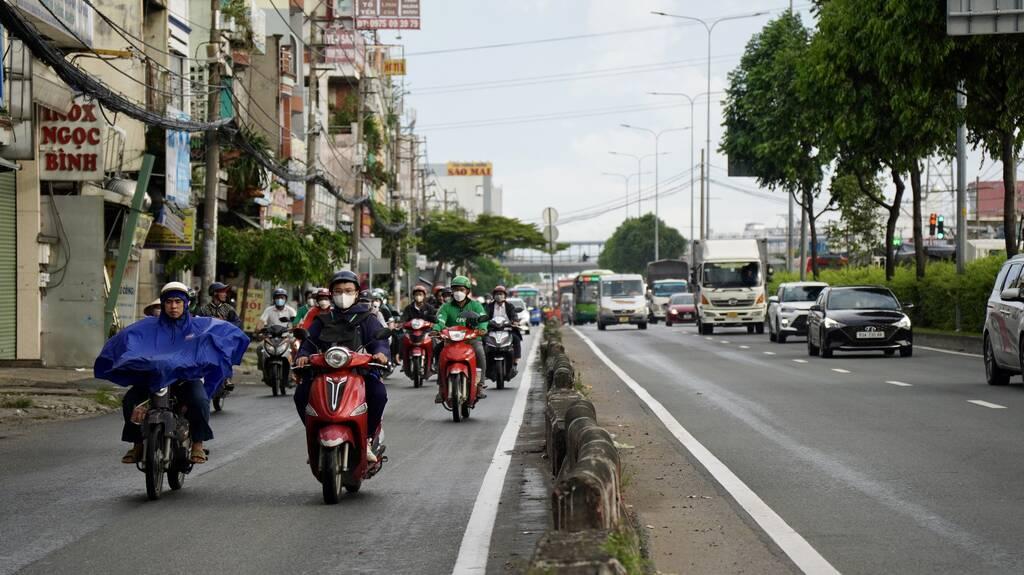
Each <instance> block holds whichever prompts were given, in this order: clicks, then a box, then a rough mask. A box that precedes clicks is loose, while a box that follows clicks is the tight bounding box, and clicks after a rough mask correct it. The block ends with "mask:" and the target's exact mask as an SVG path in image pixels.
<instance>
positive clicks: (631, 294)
mask: <svg viewBox="0 0 1024 575" xmlns="http://www.w3.org/2000/svg"><path fill="white" fill-rule="evenodd" d="M600 286H601V287H600V289H599V291H598V297H599V300H598V301H599V303H598V308H597V329H598V330H600V331H604V329H605V328H606V327H608V326H610V325H635V326H637V327H638V328H639V329H647V297H646V296H645V295H644V276H642V275H640V274H611V275H604V276H601V283H600Z"/></svg>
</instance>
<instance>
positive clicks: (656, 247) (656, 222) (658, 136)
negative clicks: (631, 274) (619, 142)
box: [620, 124, 690, 261]
mask: <svg viewBox="0 0 1024 575" xmlns="http://www.w3.org/2000/svg"><path fill="white" fill-rule="evenodd" d="M620 125H621V126H622V127H623V128H628V129H630V130H639V131H641V132H647V133H649V134H651V135H652V136H654V261H658V260H659V259H660V256H661V251H660V247H661V238H660V232H659V231H658V228H660V227H661V226H660V225H659V220H658V217H659V215H658V192H659V190H660V186H661V176H660V174H659V173H658V166H659V165H660V164H661V161H660V160H661V158H660V157H659V156H661V152H660V151H659V149H658V148H659V143H660V142H661V137H662V136H664V135H665V134H667V133H669V132H682V131H683V130H689V129H690V127H689V126H685V127H683V128H666V129H664V130H662V131H660V132H655V131H654V130H651V129H650V128H638V127H636V126H631V125H629V124H620Z"/></svg>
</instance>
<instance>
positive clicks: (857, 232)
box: [827, 175, 884, 265]
mask: <svg viewBox="0 0 1024 575" xmlns="http://www.w3.org/2000/svg"><path fill="white" fill-rule="evenodd" d="M872 185H873V186H874V192H875V193H877V194H881V187H880V186H879V185H878V182H877V181H875V182H872ZM829 195H830V196H831V197H832V199H833V200H834V201H835V202H836V204H837V206H838V207H839V213H840V215H841V218H840V220H839V221H837V222H831V223H830V224H829V226H828V228H827V230H828V247H829V250H831V251H835V252H846V254H847V257H849V258H850V263H851V264H854V265H868V264H870V263H871V256H873V255H874V254H875V253H877V252H879V251H882V241H881V237H882V229H883V227H882V226H883V225H884V224H883V223H882V218H881V214H880V213H879V209H878V205H877V204H876V203H875V202H874V201H873V200H872V199H871V198H869V197H868V196H867V195H866V194H864V193H862V192H861V189H860V184H859V183H858V182H857V178H856V176H851V175H841V176H838V177H836V178H834V179H833V180H832V183H831V185H830V187H829Z"/></svg>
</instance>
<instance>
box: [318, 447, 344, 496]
mask: <svg viewBox="0 0 1024 575" xmlns="http://www.w3.org/2000/svg"><path fill="white" fill-rule="evenodd" d="M321 457H322V458H323V462H324V464H323V467H321V468H320V482H321V483H322V485H323V491H324V503H326V504H328V505H334V504H336V503H337V502H338V501H341V487H342V485H341V461H340V460H339V454H338V448H337V447H331V448H328V449H325V451H324V452H323V455H322V456H321Z"/></svg>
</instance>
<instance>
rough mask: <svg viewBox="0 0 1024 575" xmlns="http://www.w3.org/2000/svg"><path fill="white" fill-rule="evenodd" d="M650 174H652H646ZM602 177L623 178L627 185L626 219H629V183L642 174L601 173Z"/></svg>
mask: <svg viewBox="0 0 1024 575" xmlns="http://www.w3.org/2000/svg"><path fill="white" fill-rule="evenodd" d="M645 173H647V174H649V173H650V172H645ZM601 175H602V176H615V177H618V178H622V181H623V182H624V183H625V184H626V219H627V220H628V219H629V181H630V180H632V179H633V176H636V177H640V172H637V173H635V174H628V175H627V174H619V173H613V172H601Z"/></svg>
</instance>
